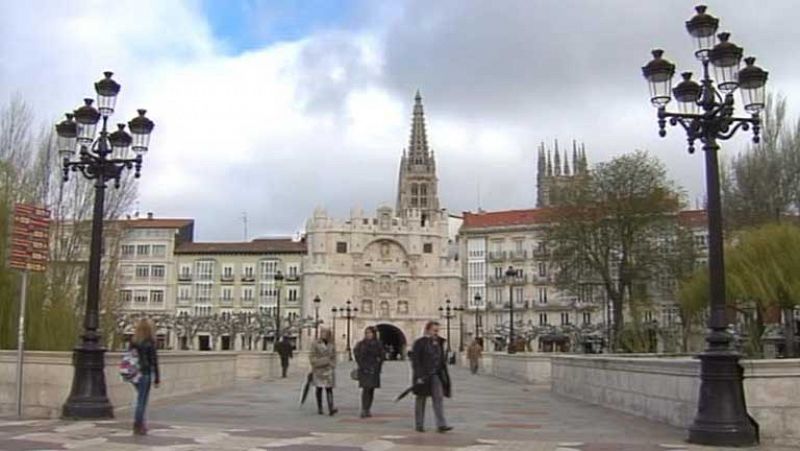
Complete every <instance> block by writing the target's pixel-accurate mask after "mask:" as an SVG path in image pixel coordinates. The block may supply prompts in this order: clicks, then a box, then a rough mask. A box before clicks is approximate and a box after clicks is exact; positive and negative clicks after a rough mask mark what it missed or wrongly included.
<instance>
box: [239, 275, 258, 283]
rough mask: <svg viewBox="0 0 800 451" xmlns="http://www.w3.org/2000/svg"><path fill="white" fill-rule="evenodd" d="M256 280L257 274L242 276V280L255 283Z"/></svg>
mask: <svg viewBox="0 0 800 451" xmlns="http://www.w3.org/2000/svg"><path fill="white" fill-rule="evenodd" d="M255 281H256V276H253V275H244V276H242V282H247V283H254V282H255Z"/></svg>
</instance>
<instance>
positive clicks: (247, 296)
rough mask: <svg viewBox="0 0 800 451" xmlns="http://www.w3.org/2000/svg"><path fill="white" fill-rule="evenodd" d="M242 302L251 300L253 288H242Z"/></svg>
mask: <svg viewBox="0 0 800 451" xmlns="http://www.w3.org/2000/svg"><path fill="white" fill-rule="evenodd" d="M242 300H244V301H252V300H253V287H242Z"/></svg>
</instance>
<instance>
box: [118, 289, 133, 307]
mask: <svg viewBox="0 0 800 451" xmlns="http://www.w3.org/2000/svg"><path fill="white" fill-rule="evenodd" d="M131 299H133V293H132V292H131V290H120V291H119V300H120V302H122V303H126V304H127V303H130V302H131Z"/></svg>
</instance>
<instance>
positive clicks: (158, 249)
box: [152, 244, 167, 257]
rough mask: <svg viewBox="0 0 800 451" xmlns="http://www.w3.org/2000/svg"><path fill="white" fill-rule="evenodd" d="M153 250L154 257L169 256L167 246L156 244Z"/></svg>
mask: <svg viewBox="0 0 800 451" xmlns="http://www.w3.org/2000/svg"><path fill="white" fill-rule="evenodd" d="M152 250H153V257H166V255H167V246H166V245H164V244H154V245H153V248H152Z"/></svg>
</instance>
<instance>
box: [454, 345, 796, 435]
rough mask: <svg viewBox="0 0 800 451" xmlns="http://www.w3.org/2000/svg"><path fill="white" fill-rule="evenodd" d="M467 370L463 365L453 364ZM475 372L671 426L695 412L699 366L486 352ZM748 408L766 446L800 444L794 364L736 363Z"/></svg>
mask: <svg viewBox="0 0 800 451" xmlns="http://www.w3.org/2000/svg"><path fill="white" fill-rule="evenodd" d="M459 360H460V361H461V362H462V364H465V365H466V364H467V362H466V359H463V358H462V359H459ZM481 366H482V372H483V373H484V374H489V375H492V376H496V377H499V378H502V379H506V380H513V381H517V382H523V383H530V384H549V386H550V389H551V391H552V392H554V393H557V394H559V395H562V396H566V397H569V398H573V399H578V400H581V401H585V402H589V403H592V404H598V405H601V406H603V407H608V408H611V409H615V410H620V411H623V412H627V413H630V414H633V415H637V416H642V417H646V418H649V419H652V420H655V421H660V422H664V423H668V424H671V425H674V426H678V427H683V428H685V427H688V426H689V425H690V424H691V423H692V421H693V419H694V416H695V413H696V412H697V399H698V394H699V390H700V378H699V373H700V365H699V361H698V360H696V359H693V358H690V357H675V356H657V355H654V354H644V355H576V354H537V353H533V354H527V353H523V354H511V355H509V354H504V353H485V354H484V357H483V361H482V364H481ZM742 366H743V367H744V377H745V380H744V389H745V399H746V402H747V408H748V411H749V412H750V414H751V415H752V416H753V418H754V419H755V420H756V421H757V422H758V423H759V425H760V433H761V440H762V442H765V443H775V444H781V445H796V444H798V443H800V359H785V360H743V361H742Z"/></svg>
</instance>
